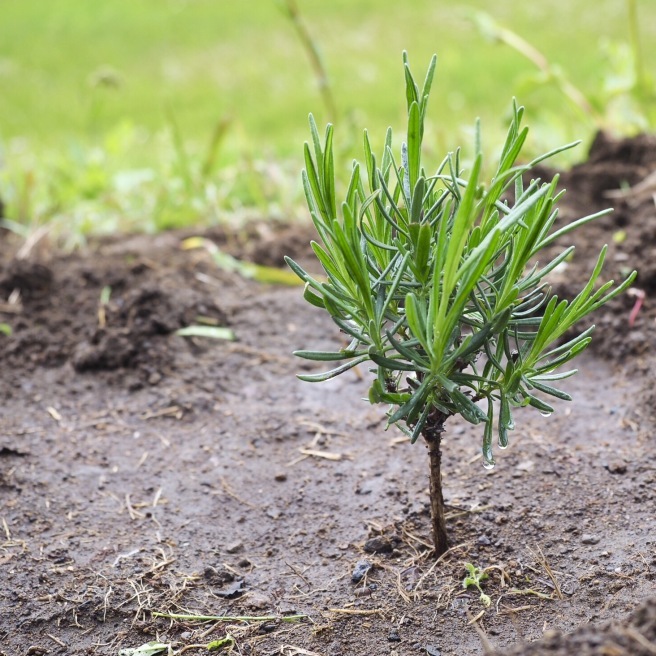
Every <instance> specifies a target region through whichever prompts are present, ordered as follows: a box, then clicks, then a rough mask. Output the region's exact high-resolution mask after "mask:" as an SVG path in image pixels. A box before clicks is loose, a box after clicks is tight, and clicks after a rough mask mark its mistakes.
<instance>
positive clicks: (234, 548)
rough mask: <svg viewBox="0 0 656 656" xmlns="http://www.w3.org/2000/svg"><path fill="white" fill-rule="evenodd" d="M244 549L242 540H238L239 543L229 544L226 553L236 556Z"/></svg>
mask: <svg viewBox="0 0 656 656" xmlns="http://www.w3.org/2000/svg"><path fill="white" fill-rule="evenodd" d="M243 548H244V544H243V543H242V542H241V541H240V540H237V542H233V543H232V544H229V545H228V546H227V547H226V551H227V552H228V553H229V554H234V553H237V552H238V551H241V550H242V549H243Z"/></svg>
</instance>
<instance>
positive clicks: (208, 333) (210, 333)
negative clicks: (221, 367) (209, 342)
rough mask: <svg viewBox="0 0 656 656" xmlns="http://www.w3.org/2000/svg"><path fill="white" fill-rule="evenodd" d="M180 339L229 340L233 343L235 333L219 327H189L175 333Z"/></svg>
mask: <svg viewBox="0 0 656 656" xmlns="http://www.w3.org/2000/svg"><path fill="white" fill-rule="evenodd" d="M175 334H176V335H178V336H180V337H207V338H209V339H227V340H229V341H233V340H234V339H235V333H234V332H233V331H232V330H230V328H219V327H218V326H187V327H185V328H180V329H179V330H176V331H175Z"/></svg>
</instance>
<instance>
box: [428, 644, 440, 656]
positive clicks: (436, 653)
mask: <svg viewBox="0 0 656 656" xmlns="http://www.w3.org/2000/svg"><path fill="white" fill-rule="evenodd" d="M426 653H427V654H428V656H442V652H441V651H440V650H439V649H438V648H437V647H436V646H435V645H426Z"/></svg>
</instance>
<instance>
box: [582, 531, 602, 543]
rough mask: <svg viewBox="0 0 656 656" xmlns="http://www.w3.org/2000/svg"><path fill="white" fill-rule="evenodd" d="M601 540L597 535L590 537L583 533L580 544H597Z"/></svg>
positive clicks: (590, 534)
mask: <svg viewBox="0 0 656 656" xmlns="http://www.w3.org/2000/svg"><path fill="white" fill-rule="evenodd" d="M600 540H601V538H600V537H599V536H598V535H592V533H584V534H583V535H582V536H581V542H582V543H583V544H598V543H599V542H600Z"/></svg>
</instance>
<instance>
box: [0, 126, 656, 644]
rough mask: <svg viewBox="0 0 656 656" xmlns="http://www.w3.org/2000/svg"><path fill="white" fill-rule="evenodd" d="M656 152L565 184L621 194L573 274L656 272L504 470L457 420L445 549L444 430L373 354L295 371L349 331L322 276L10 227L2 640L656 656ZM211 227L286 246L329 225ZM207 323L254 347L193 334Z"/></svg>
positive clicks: (141, 242)
mask: <svg viewBox="0 0 656 656" xmlns="http://www.w3.org/2000/svg"><path fill="white" fill-rule="evenodd" d="M655 146H656V143H655V142H654V139H653V138H651V137H638V138H636V139H633V140H630V141H623V142H613V141H612V140H609V139H607V138H602V137H600V138H599V139H598V140H597V141H596V142H595V144H594V146H593V149H592V152H591V154H590V158H589V161H588V162H586V163H585V164H582V165H580V166H578V167H575V168H574V169H573V170H572V171H571V172H568V173H566V174H564V175H563V177H562V179H561V182H562V184H563V186H565V187H567V189H568V193H567V195H566V196H565V198H564V199H563V201H562V203H561V207H562V214H563V216H565V217H567V218H573V217H575V216H576V217H578V216H581V215H583V214H587V213H590V212H594V211H597V210H598V209H600V208H602V207H605V206H607V205H608V204H609V203H611V202H612V203H613V204H614V205H615V206H616V208H617V211H616V213H615V214H613V215H611V216H609V217H604V218H601V219H599V220H598V221H596V222H595V223H593V224H588V225H586V226H584V227H583V228H582V229H581V230H580V231H579V232H577V233H575V234H574V235H573V237H572V241H573V242H574V243H575V244H576V246H577V252H576V255H575V258H574V259H573V260H572V261H571V262H569V263H568V266H567V268H566V269H565V270H564V271H561V272H560V273H559V277H558V278H556V279H554V287H555V290H556V291H557V292H558V293H559V294H561V295H566V296H567V295H570V296H571V295H572V294H573V293H575V292H576V291H578V289H580V287H581V286H582V285H583V284H584V283H585V280H586V275H587V274H588V273H589V271H590V270H591V266H592V265H593V264H594V262H595V261H596V257H597V254H598V251H599V248H600V246H601V244H603V243H608V244H609V256H608V262H607V267H606V269H605V275H606V277H615V278H618V277H621V276H623V275H625V274H626V272H628V271H629V270H631V269H633V268H637V269H638V271H639V278H638V280H637V281H636V285H635V287H636V290H635V291H632V292H631V295H629V294H627V295H625V296H623V297H622V298H620V299H617V300H616V301H614V302H613V303H612V305H610V306H608V307H606V308H604V309H603V310H601V311H600V312H598V313H597V315H596V316H595V317H594V322H595V323H596V324H597V327H598V328H597V330H596V332H595V341H594V342H593V346H592V347H591V348H590V350H589V351H588V353H587V354H586V355H584V356H583V357H581V358H580V360H579V363H578V366H579V369H580V372H581V373H580V374H579V375H578V376H576V377H574V378H572V379H569V380H568V381H566V382H567V383H568V385H567V389H568V390H569V391H570V392H571V393H572V395H573V396H574V402H573V403H569V404H566V403H562V404H560V405H559V406H558V408H557V412H556V413H554V415H552V416H551V417H549V418H542V417H540V416H539V415H536V414H535V413H531V412H525V413H518V416H517V418H516V419H517V420H516V425H517V428H516V430H515V431H514V433H513V435H512V438H511V445H510V447H509V448H508V449H507V450H506V451H504V452H499V453H498V454H497V456H498V457H497V463H498V464H497V466H496V468H495V469H493V470H490V471H487V470H484V469H483V467H482V460H481V457H480V454H479V452H480V434H479V431H478V430H477V429H476V428H475V427H472V426H470V425H468V424H466V423H464V422H460V421H457V420H453V419H452V420H450V421H449V422H448V424H447V428H448V431H447V433H446V437H445V442H444V469H443V475H444V485H445V490H444V492H445V498H446V503H447V506H448V511H449V515H448V526H449V530H450V532H451V539H452V545H453V547H452V549H451V550H450V551H449V552H448V553H447V555H446V556H445V557H444V558H443V559H442V560H441V561H440V562H438V563H435V561H434V560H433V559H432V558H431V556H430V550H429V543H430V540H429V532H430V520H429V507H428V496H427V489H428V477H427V458H426V453H425V449H424V447H423V446H422V445H421V444H416V445H414V446H411V445H410V444H408V443H407V442H406V441H404V440H403V439H402V436H400V435H399V434H397V433H395V432H393V431H392V430H390V431H388V432H385V430H384V421H383V408H380V407H375V406H370V405H368V404H367V403H365V402H364V401H362V400H361V399H362V397H363V396H364V395H365V392H366V387H367V385H366V382H365V381H364V380H363V376H364V375H366V371H357V370H356V371H354V372H353V373H352V374H350V375H348V376H343V377H341V378H338V379H335V380H332V381H330V382H329V383H325V384H323V385H310V384H307V383H302V382H300V381H298V380H297V379H296V378H295V377H294V374H295V373H297V372H299V371H300V370H302V369H304V368H308V367H309V368H312V369H313V370H314V367H313V366H310V365H311V363H310V364H308V363H304V362H302V361H297V360H295V359H294V358H293V356H292V355H291V351H292V350H293V349H295V348H323V347H325V348H327V349H332V350H334V349H335V347H339V346H341V345H342V344H341V341H340V338H339V335H338V334H337V333H336V331H335V330H333V327H332V326H331V325H327V324H326V323H325V322H324V319H323V316H322V314H321V312H320V311H319V310H317V309H316V308H313V307H311V306H309V305H307V304H306V303H305V302H304V301H303V300H302V298H301V293H300V290H299V288H295V287H292V288H282V287H272V286H264V285H260V284H257V283H255V282H252V281H247V280H244V279H241V278H239V277H238V276H236V275H234V274H228V273H225V272H222V271H220V270H218V269H217V268H216V266H215V265H214V264H213V262H212V261H211V258H210V257H209V256H208V254H207V253H206V252H205V251H185V250H182V249H181V247H180V244H181V240H182V238H183V237H185V236H187V235H183V234H179V233H168V234H163V235H159V236H157V237H143V236H137V237H123V238H117V239H114V240H110V241H104V242H101V243H97V244H93V245H91V246H90V247H89V248H88V249H87V251H85V252H81V253H76V254H72V255H70V254H69V255H59V254H56V253H55V252H53V251H51V250H49V249H47V248H41V249H38V248H35V249H33V251H32V252H31V254H30V255H29V256H28V257H23V258H22V259H17V257H16V253H17V252H18V249H19V247H20V246H22V245H21V244H18V243H15V241H14V240H13V239H12V236H11V235H8V234H4V235H2V237H1V239H2V241H1V242H0V267H1V269H0V323H3V322H4V323H7V324H9V325H10V326H11V327H12V334H11V335H10V336H1V335H0V365H1V369H0V394H1V395H2V404H1V406H0V580H2V585H1V586H0V654H2V655H3V656H14V655H17V654H112V655H116V654H118V653H119V650H120V649H126V648H134V647H138V646H139V645H141V644H143V643H145V642H148V641H150V640H159V641H161V642H164V643H170V644H172V645H173V648H174V649H175V650H176V653H179V652H182V651H183V650H186V651H184V653H188V654H201V653H207V648H206V647H207V645H209V644H210V643H211V642H212V641H214V640H218V639H219V638H221V637H224V636H226V635H227V634H229V635H230V636H231V637H232V638H233V642H232V650H233V653H236V654H267V655H268V654H286V655H288V656H291V655H296V654H309V655H311V654H321V655H322V656H324V655H325V656H339V655H342V656H350V655H356V654H357V655H359V654H390V655H392V654H395V655H397V656H402V655H406V654H430V655H433V656H435V655H436V654H441V655H442V656H449V655H453V656H455V655H456V654H457V655H459V656H460V655H470V654H471V655H473V654H482V653H486V652H491V651H492V650H494V649H498V650H499V651H498V653H499V654H531V655H535V654H558V655H561V654H570V653H577V654H590V655H593V654H594V655H601V654H605V655H610V654H613V655H618V656H619V655H624V654H626V655H629V654H631V655H642V654H654V653H655V652H656V605H655V602H654V601H653V600H651V601H650V599H651V598H653V597H655V596H656V590H655V589H654V578H655V576H656V513H655V510H656V492H655V488H656V440H655V438H654V423H653V419H654V417H653V411H652V408H653V406H654V403H653V400H654V397H653V394H654V392H653V388H654V373H653V372H654V371H656V369H655V368H654V364H655V363H654V353H655V351H654V341H655V336H656V330H655V327H656V326H655V325H654V323H655V320H656V304H655V303H654V301H653V297H654V283H655V281H656V269H655V268H654V267H655V266H656V265H655V264H654V262H656V258H655V257H654V255H656V253H654V249H656V239H655V237H656V205H655V203H654V200H653V193H654V192H656V185H654V184H651V183H650V182H649V180H650V178H649V175H650V174H651V173H652V172H653V171H654V170H656V147H655ZM650 184H651V187H650ZM636 185H637V187H636ZM640 185H643V186H640ZM625 187H626V188H628V187H634V188H633V190H627V191H624V192H622V193H615V194H614V193H613V192H617V190H619V189H623V188H625ZM609 193H610V195H611V196H613V195H614V196H615V197H614V198H612V199H611V198H609V197H608V194H609ZM205 236H206V237H208V238H210V239H212V240H213V241H214V242H215V243H217V244H219V245H220V246H221V247H222V248H224V249H225V250H226V251H228V252H230V253H232V254H234V255H237V256H240V257H245V258H248V259H252V260H253V261H258V262H261V263H265V264H268V265H277V264H281V263H282V256H283V255H284V254H285V253H288V254H293V255H295V256H296V257H297V258H300V259H301V260H306V259H307V258H308V257H309V252H308V249H307V242H308V240H309V238H310V236H311V231H310V229H309V228H307V227H305V226H291V227H290V226H277V225H272V224H264V225H257V226H252V227H250V228H248V229H247V230H245V231H244V233H243V234H230V235H227V234H225V233H223V232H222V231H218V230H217V231H215V232H214V233H208V234H206V235H205ZM107 288H109V290H108V289H107ZM103 290H105V291H103ZM642 292H644V298H643V300H642V307H640V308H639V310H637V311H636V307H637V306H636V302H637V301H638V299H639V296H640V295H641V293H642ZM108 296H109V298H107V297H108ZM199 317H200V318H201V319H200V320H202V321H204V322H205V323H209V324H214V325H220V326H227V327H230V328H231V329H232V330H233V331H234V333H235V335H236V340H235V341H233V342H229V341H218V340H209V339H201V338H191V339H190V338H183V337H180V336H178V335H176V334H175V332H176V330H177V329H178V328H181V327H184V326H187V325H189V324H192V323H197V322H198V321H199ZM465 563H471V564H473V565H475V566H476V567H477V568H480V569H486V573H487V575H488V578H487V579H486V580H484V581H482V583H481V585H482V588H483V590H484V591H485V593H486V594H487V595H488V596H489V597H490V599H491V604H490V606H486V605H485V604H484V603H483V601H482V600H481V598H480V593H479V592H478V591H477V590H476V589H474V588H469V589H464V588H463V580H464V578H465V576H466V570H465V567H464V565H465ZM157 613H164V614H172V613H178V614H195V615H198V614H200V615H208V616H230V617H243V616H248V617H257V618H259V619H257V620H255V619H254V620H250V621H239V620H236V619H232V620H230V619H227V620H225V621H217V620H213V621H207V622H202V623H201V622H197V621H192V620H187V619H174V620H173V619H170V618H166V617H160V616H157ZM297 615H301V616H302V617H300V618H296V619H294V616H297ZM263 617H265V618H266V617H270V618H271V619H261V618H263ZM572 632H573V633H572ZM193 645H197V647H192V646H193Z"/></svg>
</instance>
